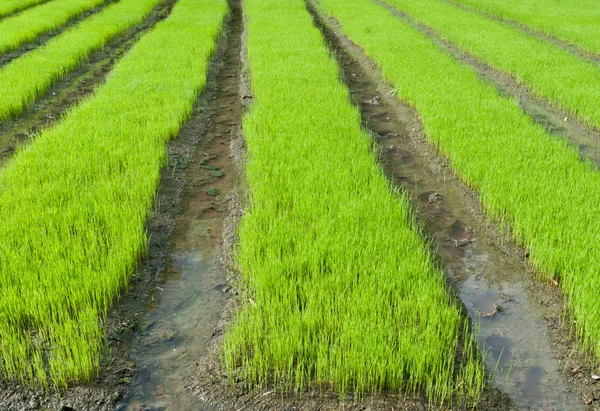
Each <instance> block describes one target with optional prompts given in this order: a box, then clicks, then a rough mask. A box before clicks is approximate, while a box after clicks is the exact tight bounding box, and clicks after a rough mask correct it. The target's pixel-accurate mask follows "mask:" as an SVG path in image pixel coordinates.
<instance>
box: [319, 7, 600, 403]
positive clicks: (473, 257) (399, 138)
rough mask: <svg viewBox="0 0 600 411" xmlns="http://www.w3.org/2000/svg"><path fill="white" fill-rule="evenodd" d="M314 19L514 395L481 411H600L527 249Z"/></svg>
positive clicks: (347, 44)
mask: <svg viewBox="0 0 600 411" xmlns="http://www.w3.org/2000/svg"><path fill="white" fill-rule="evenodd" d="M317 20H318V21H319V22H320V25H321V27H322V28H323V31H324V34H325V36H326V38H327V39H328V40H329V41H330V42H331V43H332V45H333V48H334V49H335V51H336V53H337V55H338V58H339V61H340V64H341V67H342V73H343V77H344V79H345V81H346V82H347V83H348V85H349V87H350V89H351V93H352V96H353V99H354V100H355V102H356V104H357V105H358V106H359V108H360V110H361V113H362V118H363V123H364V126H365V127H366V128H367V129H370V130H371V131H372V133H373V135H374V137H375V138H376V139H377V141H378V142H379V143H380V145H381V158H382V162H383V164H384V168H385V170H386V172H387V173H388V176H389V178H390V179H391V180H392V181H394V182H395V183H396V184H398V185H400V186H402V188H403V189H404V190H406V191H407V192H408V193H409V194H411V197H412V199H413V203H414V205H415V208H416V209H417V210H418V212H419V215H420V218H421V219H422V221H423V223H424V227H425V228H424V230H425V234H426V235H427V234H429V235H430V238H431V239H432V245H433V248H434V250H436V251H437V256H438V259H439V261H440V264H441V265H442V266H443V267H444V268H445V271H446V274H447V276H448V278H449V279H450V281H451V283H452V288H453V289H454V291H455V293H456V294H457V295H458V296H459V297H460V299H461V300H462V302H463V304H464V307H465V309H466V311H467V312H468V314H469V315H470V317H471V318H472V319H473V321H474V322H475V323H477V324H479V327H480V330H479V346H480V349H481V350H483V351H484V352H487V355H486V365H487V366H488V368H489V369H490V370H493V371H494V373H493V386H494V387H495V388H497V389H499V390H501V391H502V392H504V393H506V394H508V396H509V397H510V400H511V402H510V403H507V402H503V400H502V399H500V400H499V401H498V395H497V394H498V393H497V392H493V391H491V392H489V393H488V394H486V395H485V396H484V399H483V402H482V404H481V405H480V409H492V408H494V407H495V408H496V409H510V408H512V407H514V408H517V409H544V410H551V409H555V410H570V409H574V410H576V409H582V408H583V407H584V405H586V404H587V405H588V406H597V401H596V400H595V399H596V398H598V397H600V395H599V394H600V385H599V386H596V385H595V384H594V380H592V378H591V375H592V371H594V370H593V369H592V367H591V365H592V360H591V359H590V358H587V357H586V356H585V355H583V354H582V353H580V352H578V350H577V348H576V345H575V341H574V340H573V339H572V338H571V337H570V334H569V325H568V324H569V320H566V321H565V322H563V321H562V318H563V306H564V301H563V299H562V296H561V295H560V292H559V291H558V289H557V288H556V287H554V286H553V285H551V284H540V283H539V282H538V281H537V280H536V278H535V273H534V272H533V271H532V269H531V267H530V266H529V265H528V263H527V255H528V254H527V252H526V250H524V249H522V248H520V247H517V246H515V245H514V243H512V242H511V241H510V240H509V238H508V236H507V235H506V234H502V233H501V231H500V230H499V229H498V227H497V226H496V225H495V224H494V223H493V222H491V221H489V219H487V218H486V216H485V214H484V213H483V211H482V210H481V209H480V206H479V204H480V202H479V199H478V197H477V194H476V193H475V192H473V191H472V190H469V189H468V188H466V187H465V186H464V185H463V184H461V183H460V181H458V179H456V178H455V176H454V173H453V171H452V169H451V165H450V163H449V161H447V159H444V158H442V157H441V156H440V155H439V153H438V152H437V151H436V150H435V149H434V148H433V147H432V146H431V144H430V143H429V142H428V141H427V139H426V136H425V134H424V132H423V129H422V126H421V124H420V122H419V120H418V116H417V113H415V112H414V110H412V109H411V108H409V107H408V106H407V105H405V104H402V103H401V102H399V101H398V99H396V98H395V97H394V95H395V90H394V88H393V87H392V86H391V85H389V84H386V82H385V81H384V80H383V78H382V75H381V73H380V72H379V70H378V69H377V68H376V67H375V65H374V64H373V63H372V62H371V61H369V59H368V58H367V57H366V56H365V55H364V53H363V51H362V50H361V49H360V48H359V47H357V46H356V45H354V44H353V43H352V42H351V41H350V40H349V39H348V38H346V37H345V36H344V35H343V34H342V32H341V30H340V27H339V24H338V23H337V22H336V21H335V20H334V19H327V20H326V19H324V18H321V19H317ZM501 397H502V396H500V398H501ZM488 401H491V403H488Z"/></svg>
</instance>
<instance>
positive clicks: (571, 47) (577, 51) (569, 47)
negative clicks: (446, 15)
mask: <svg viewBox="0 0 600 411" xmlns="http://www.w3.org/2000/svg"><path fill="white" fill-rule="evenodd" d="M442 1H444V2H445V3H448V4H450V5H452V6H454V7H456V8H459V9H461V10H465V11H468V12H471V13H476V14H479V15H481V16H484V17H486V18H488V19H490V20H494V21H499V22H502V23H504V24H507V25H509V26H511V27H514V28H517V29H519V30H521V31H523V32H524V33H526V34H528V35H530V36H532V37H535V38H537V39H539V40H542V41H547V42H549V43H551V44H553V45H555V46H557V47H560V48H562V49H565V50H566V51H568V52H569V53H571V54H574V55H576V56H578V57H581V58H582V59H584V60H589V61H593V62H595V63H600V56H598V55H597V54H593V53H590V52H588V51H585V50H584V49H583V48H581V47H579V46H577V45H575V44H572V43H569V42H567V41H564V40H560V39H559V38H557V37H554V36H553V35H551V34H546V33H543V32H541V31H538V30H535V29H532V28H530V27H527V26H525V25H524V24H521V23H519V22H517V21H514V20H510V19H507V18H503V17H500V16H496V15H494V14H492V13H488V12H486V11H483V10H478V9H476V8H474V7H469V6H467V5H464V4H460V3H456V2H454V1H452V0H442Z"/></svg>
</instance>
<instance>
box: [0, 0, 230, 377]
mask: <svg viewBox="0 0 600 411" xmlns="http://www.w3.org/2000/svg"><path fill="white" fill-rule="evenodd" d="M226 12H227V5H226V3H225V0H179V2H178V3H177V5H176V6H175V8H174V9H173V12H172V14H171V16H170V17H169V18H168V19H167V20H165V21H163V22H161V23H159V24H158V25H157V26H156V28H155V29H154V30H153V31H152V32H151V33H149V34H147V35H145V36H143V37H142V38H141V40H140V41H139V43H138V44H136V45H135V46H134V47H133V49H132V50H131V51H130V52H129V53H128V54H127V55H126V56H125V57H124V58H123V59H122V60H121V61H120V62H119V63H118V64H117V65H116V67H115V68H114V71H113V72H112V74H111V75H110V76H109V78H108V80H107V82H106V83H105V84H104V85H102V86H101V87H99V88H98V89H97V90H96V92H95V93H94V95H93V96H92V97H91V98H89V99H87V100H85V101H84V102H83V103H81V104H80V105H79V106H78V107H76V108H74V109H73V110H72V111H70V112H69V113H68V114H67V116H66V117H65V118H64V119H63V121H61V122H60V123H58V124H57V125H56V126H55V127H54V128H52V129H50V130H47V131H44V132H42V133H41V135H40V136H39V137H38V138H37V139H36V141H35V142H34V143H33V144H31V145H30V146H28V147H27V148H25V149H23V150H22V151H20V152H19V153H18V154H17V155H16V157H15V158H14V159H13V161H12V162H11V163H9V164H8V166H7V167H6V168H5V169H4V170H3V172H2V174H0V221H2V224H1V225H0V238H1V239H2V241H1V242H0V351H1V352H2V355H1V358H2V362H1V363H0V372H1V373H2V374H3V376H4V377H6V378H12V379H21V380H22V381H24V382H33V383H38V384H42V385H43V384H45V378H46V376H48V377H49V378H50V380H51V381H52V383H53V384H55V385H58V386H64V385H65V384H67V383H68V382H69V381H72V380H82V379H83V380H85V379H89V378H90V377H92V375H93V374H94V373H95V372H96V371H97V369H98V366H99V355H100V350H101V346H102V344H101V343H102V338H101V336H102V333H103V332H102V330H101V324H100V321H101V318H102V317H103V315H104V314H105V312H106V309H107V307H108V305H109V304H110V303H111V302H112V301H114V300H115V298H117V297H118V295H119V290H120V289H121V288H122V287H123V286H125V285H126V284H127V279H128V276H129V274H130V273H131V272H132V270H134V269H135V267H136V263H137V261H138V259H139V258H141V257H142V256H143V254H144V253H145V251H146V233H145V223H146V218H147V216H148V214H149V212H150V209H151V206H152V202H153V199H154V196H155V192H156V188H157V184H158V182H159V176H160V169H161V166H162V165H163V163H164V159H165V142H166V141H167V140H169V139H170V138H172V137H174V136H176V134H177V132H178V130H179V128H180V126H181V125H182V123H183V122H184V121H185V120H186V118H187V117H188V116H189V114H190V112H191V110H192V107H193V104H194V101H195V99H196V96H197V94H198V92H199V91H200V90H201V89H202V88H203V87H204V85H205V79H206V71H207V66H208V59H209V56H210V54H211V52H212V51H213V49H214V43H215V39H216V37H217V35H218V33H219V30H220V27H221V23H222V20H223V18H224V15H225V14H226Z"/></svg>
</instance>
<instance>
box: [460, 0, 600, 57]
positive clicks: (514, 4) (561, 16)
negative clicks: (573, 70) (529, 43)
mask: <svg viewBox="0 0 600 411" xmlns="http://www.w3.org/2000/svg"><path fill="white" fill-rule="evenodd" d="M450 1H451V2H453V3H457V4H461V5H466V6H469V7H472V8H474V9H477V10H480V11H483V12H486V13H490V14H492V15H495V16H498V17H500V18H502V19H510V20H512V21H515V22H517V23H520V24H523V25H525V26H526V27H530V28H531V29H534V30H538V31H540V32H542V33H546V34H548V35H551V36H556V38H558V39H560V40H562V41H565V42H568V43H571V44H574V45H577V46H579V47H581V48H582V49H584V50H586V51H588V52H590V53H594V54H596V55H597V56H600V36H598V33H600V8H598V2H597V1H596V0H578V1H577V2H556V1H551V0H533V1H520V0H507V1H494V0H450Z"/></svg>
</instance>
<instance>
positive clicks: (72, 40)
mask: <svg viewBox="0 0 600 411" xmlns="http://www.w3.org/2000/svg"><path fill="white" fill-rule="evenodd" d="M161 1H163V0H121V1H120V2H119V3H115V4H112V5H110V6H108V7H107V8H106V9H104V10H102V11H101V12H100V13H98V14H96V15H94V16H92V17H90V18H88V19H85V20H84V21H82V22H81V23H80V24H78V25H77V26H75V27H73V28H71V29H69V30H67V31H65V32H64V33H62V34H61V35H60V36H58V37H54V38H53V39H51V40H50V41H48V43H46V44H45V45H44V46H41V47H39V48H37V49H35V50H32V51H31V52H29V53H26V54H24V55H23V56H21V57H20V58H18V59H16V60H13V61H12V62H10V63H9V64H7V65H6V66H4V67H3V68H2V69H0V95H2V96H3V98H2V100H0V120H4V119H7V118H9V117H13V116H16V115H18V114H20V113H21V112H23V110H25V109H26V108H27V107H28V106H29V105H31V104H32V103H33V102H35V100H36V99H37V98H38V97H39V96H41V95H43V94H44V93H45V92H46V91H48V89H49V88H50V86H52V84H54V82H56V81H57V80H59V79H60V78H62V77H64V76H66V75H67V74H68V73H69V72H71V71H72V70H73V69H75V68H76V67H77V66H78V65H80V64H81V63H82V62H83V61H85V59H86V58H87V57H88V56H89V55H90V54H91V53H93V52H94V51H96V50H99V49H101V48H102V47H103V46H104V45H106V43H108V42H109V41H110V40H111V39H112V38H114V37H115V36H117V35H119V34H120V33H123V32H124V31H125V30H127V29H130V28H132V27H134V26H135V25H137V24H139V23H140V22H141V21H142V20H143V19H144V18H145V17H147V16H148V14H150V12H151V11H152V9H153V8H154V7H155V6H156V5H157V4H159V3H160V2H161Z"/></svg>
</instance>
